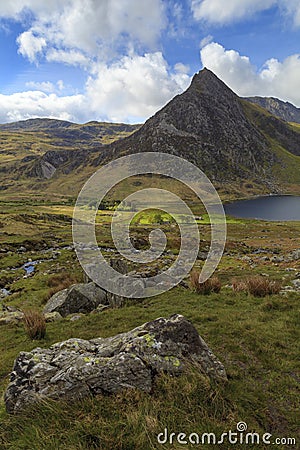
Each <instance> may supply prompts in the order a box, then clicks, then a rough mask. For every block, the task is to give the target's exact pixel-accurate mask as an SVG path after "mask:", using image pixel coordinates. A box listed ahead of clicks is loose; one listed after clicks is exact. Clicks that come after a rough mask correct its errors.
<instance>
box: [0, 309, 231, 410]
mask: <svg viewBox="0 0 300 450" xmlns="http://www.w3.org/2000/svg"><path fill="white" fill-rule="evenodd" d="M191 363H192V364H194V365H195V366H196V367H197V368H198V370H199V371H201V372H202V373H204V374H206V375H207V376H208V377H210V378H212V379H215V380H217V381H222V382H224V381H226V380H227V376H226V372H225V369H224V367H223V365H222V364H221V362H220V361H219V360H218V359H217V358H216V356H215V355H214V354H213V353H212V351H211V350H210V349H209V348H208V346H207V344H206V343H205V342H204V340H203V339H202V338H201V337H200V336H199V334H198V332H197V330H196V329H195V328H194V326H193V325H192V324H191V323H190V322H189V321H187V320H186V319H185V318H184V317H183V316H181V315H173V316H171V317H170V318H169V319H165V318H159V319H156V320H154V321H152V322H148V323H145V324H144V325H141V326H139V327H137V328H135V329H133V330H132V331H129V332H127V333H123V334H119V335H116V336H114V337H111V338H97V339H92V340H90V341H86V340H83V339H69V340H67V341H65V342H60V343H57V344H54V345H52V346H51V347H50V348H49V349H41V348H36V349H34V350H32V351H31V352H21V353H20V354H19V356H18V357H17V359H16V360H15V363H14V367H13V372H12V373H11V375H10V383H9V385H8V387H7V390H6V393H5V405H6V410H7V411H8V412H9V413H19V412H21V411H22V410H23V409H24V407H26V405H28V404H32V403H34V402H36V401H38V400H42V399H47V398H51V399H63V400H73V399H80V398H83V397H87V396H91V395H92V396H95V395H97V394H100V393H101V394H103V393H106V394H113V393H116V392H119V391H120V390H122V389H124V388H136V389H140V390H142V391H145V392H151V390H152V388H153V381H154V378H155V376H156V374H158V373H162V372H164V373H171V374H173V375H180V374H181V373H182V372H183V370H184V369H188V367H189V365H190V364H191Z"/></svg>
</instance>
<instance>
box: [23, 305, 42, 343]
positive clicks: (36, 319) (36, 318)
mask: <svg viewBox="0 0 300 450" xmlns="http://www.w3.org/2000/svg"><path fill="white" fill-rule="evenodd" d="M23 320H24V327H25V330H26V333H27V335H28V336H29V337H30V339H32V340H34V339H43V338H44V337H45V335H46V320H45V317H44V315H43V314H42V313H41V312H39V311H36V310H33V309H30V310H28V311H24V319H23Z"/></svg>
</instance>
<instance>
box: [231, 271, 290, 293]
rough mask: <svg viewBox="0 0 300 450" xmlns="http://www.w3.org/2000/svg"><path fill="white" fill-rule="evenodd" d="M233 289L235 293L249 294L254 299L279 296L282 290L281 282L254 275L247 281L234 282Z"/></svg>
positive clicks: (234, 280)
mask: <svg viewBox="0 0 300 450" xmlns="http://www.w3.org/2000/svg"><path fill="white" fill-rule="evenodd" d="M232 288H233V290H234V291H235V292H248V293H249V294H252V295H254V297H265V296H266V295H272V294H278V293H279V292H280V290H281V283H280V282H279V281H274V280H269V279H268V278H265V277H262V276H260V275H253V276H251V277H248V278H246V279H245V280H236V279H233V280H232Z"/></svg>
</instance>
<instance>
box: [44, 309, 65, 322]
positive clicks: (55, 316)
mask: <svg viewBox="0 0 300 450" xmlns="http://www.w3.org/2000/svg"><path fill="white" fill-rule="evenodd" d="M44 317H45V320H46V322H56V321H57V320H61V319H62V315H61V314H59V312H57V311H53V312H49V313H45V314H44Z"/></svg>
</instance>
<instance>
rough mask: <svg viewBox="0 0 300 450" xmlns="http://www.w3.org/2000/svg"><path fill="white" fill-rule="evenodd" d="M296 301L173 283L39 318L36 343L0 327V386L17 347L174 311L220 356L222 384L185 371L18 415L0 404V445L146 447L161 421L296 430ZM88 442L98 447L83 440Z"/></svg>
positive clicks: (191, 426)
mask: <svg viewBox="0 0 300 450" xmlns="http://www.w3.org/2000/svg"><path fill="white" fill-rule="evenodd" d="M297 303H298V299H297V297H296V296H290V297H289V298H288V299H284V298H282V297H280V296H274V297H272V298H266V299H263V300H257V299H254V298H253V297H251V296H247V295H242V294H238V295H233V294H232V293H231V292H228V291H226V290H224V289H223V291H222V292H221V294H213V295H211V296H198V295H197V294H194V293H191V292H189V291H185V290H183V289H180V288H176V289H174V290H173V291H171V292H169V293H165V294H163V295H161V296H159V297H156V298H153V299H151V300H147V299H146V300H144V301H143V302H138V303H136V304H134V303H133V304H129V305H127V306H126V307H125V308H123V309H117V310H111V311H105V312H103V313H102V314H99V315H90V316H86V317H84V318H82V319H81V320H80V321H77V322H69V321H68V320H66V319H65V320H64V321H63V322H57V323H52V324H48V325H47V336H46V339H45V340H43V341H38V342H32V341H30V340H29V339H28V338H27V337H26V334H25V331H24V330H23V328H22V326H10V327H9V326H6V327H2V328H1V329H0V333H1V354H2V355H3V356H4V358H3V359H2V365H1V371H0V377H1V380H2V383H1V386H2V389H4V388H5V385H6V383H7V376H8V373H9V371H10V370H11V366H12V363H13V360H14V358H15V357H16V355H17V354H18V352H19V351H23V350H27V351H29V350H31V349H32V348H33V347H35V346H37V345H38V346H42V347H48V346H49V345H50V344H52V343H54V342H56V341H58V340H64V339H67V338H70V337H81V338H84V339H89V338H93V337H95V336H102V337H107V336H111V335H114V334H116V333H119V332H123V331H127V330H130V329H132V328H133V327H135V326H137V325H139V324H141V323H143V322H146V321H148V320H151V319H155V318H157V317H160V316H164V317H167V316H169V315H170V314H173V313H180V314H183V315H184V316H185V317H187V318H188V319H189V320H191V321H192V323H193V324H194V325H195V326H196V328H197V329H198V331H199V333H200V334H201V336H202V337H203V338H204V339H205V340H206V342H207V343H208V344H209V345H210V347H211V348H212V350H213V351H214V353H215V354H216V355H217V356H218V357H219V359H220V360H221V361H222V362H223V363H224V365H225V367H226V370H227V373H228V377H229V382H228V384H227V385H226V386H220V385H215V384H213V383H210V382H209V381H208V380H207V379H206V378H204V377H203V376H202V375H200V374H197V373H195V372H194V373H191V374H186V375H185V376H183V377H182V378H181V379H172V378H170V377H167V376H164V377H161V378H158V379H157V382H156V386H155V389H154V392H153V394H152V395H149V394H143V393H136V392H124V393H121V394H119V395H117V396H111V397H106V396H104V397H103V396H99V397H98V398H94V399H86V400H85V401H81V402H80V403H76V402H75V404H64V403H53V402H51V403H49V404H42V405H40V406H38V407H35V408H34V409H32V410H31V411H30V412H29V413H26V415H23V416H21V417H20V416H18V417H11V416H8V415H7V414H6V413H5V412H4V409H3V407H2V411H1V413H0V418H1V428H0V429H1V431H0V442H1V444H2V447H1V448H3V449H6V448H16V449H19V448H20V449H23V448H24V449H25V448H26V449H27V448H32V449H39V450H40V449H55V448H63V447H64V448H67V449H88V448H105V449H109V448H113V447H114V448H120V449H126V450H127V449H130V448H143V449H151V448H158V447H157V444H156V443H155V441H156V435H157V434H158V433H159V432H160V431H163V429H164V427H168V429H169V430H172V431H177V432H180V431H183V432H186V433H191V432H193V431H197V432H199V433H200V432H205V431H212V432H215V433H218V434H221V433H222V432H224V431H226V430H229V429H234V428H235V424H236V423H237V422H238V421H240V420H244V421H246V422H247V423H248V426H249V429H253V430H254V429H255V430H256V431H258V432H265V431H267V430H268V431H270V432H272V433H273V435H274V436H296V434H297V430H298V428H297V412H296V406H297V405H296V403H297V400H296V399H297V381H296V380H297V375H296V374H297V370H298V369H297V363H296V360H297V342H298V339H299V332H298V331H297V323H298V321H299V311H298V305H297ZM229 323H230V326H228V324H229ZM271 430H272V431H271ZM92 442H95V443H97V445H98V446H96V447H92V446H91V445H93V444H92ZM30 445H31V447H30ZM100 445H101V447H100ZM273 447H274V448H280V447H276V446H273ZM167 448H169V447H167ZM178 448H179V447H178ZM204 448H206V447H204ZM207 448H208V447H207ZM223 448H224V447H223ZM237 448H243V447H242V446H240V447H239V446H237Z"/></svg>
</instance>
